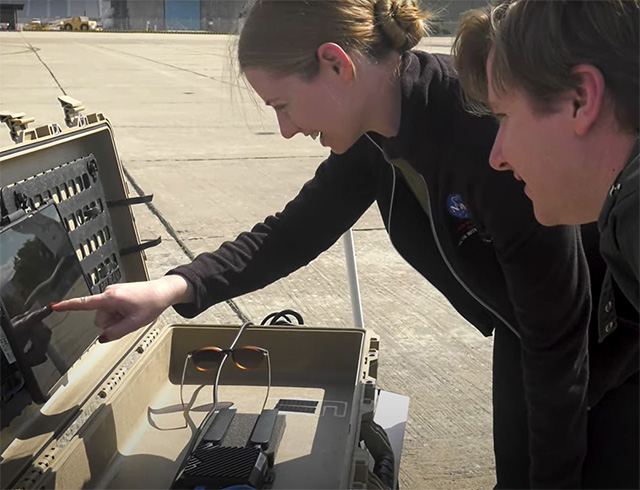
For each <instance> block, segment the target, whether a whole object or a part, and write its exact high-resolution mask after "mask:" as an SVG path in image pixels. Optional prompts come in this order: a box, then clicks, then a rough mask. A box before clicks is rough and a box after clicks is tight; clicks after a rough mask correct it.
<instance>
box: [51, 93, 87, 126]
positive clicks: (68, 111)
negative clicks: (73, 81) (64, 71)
mask: <svg viewBox="0 0 640 490" xmlns="http://www.w3.org/2000/svg"><path fill="white" fill-rule="evenodd" d="M58 100H59V101H60V104H61V105H62V110H63V111H64V122H65V124H66V125H67V126H68V127H70V128H76V127H78V128H81V127H83V126H86V125H87V118H86V117H85V116H83V115H82V114H80V113H81V112H82V111H84V105H83V104H82V102H80V101H79V100H77V99H74V98H73V97H69V96H68V95H61V96H60V97H58Z"/></svg>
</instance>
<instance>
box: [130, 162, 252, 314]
mask: <svg viewBox="0 0 640 490" xmlns="http://www.w3.org/2000/svg"><path fill="white" fill-rule="evenodd" d="M122 170H123V172H124V175H125V176H126V177H127V180H128V181H129V182H131V185H132V186H133V188H134V189H135V191H136V192H137V193H138V195H139V196H144V195H145V193H144V191H143V190H142V188H141V187H140V186H139V185H138V183H137V182H136V181H135V179H134V178H133V177H132V175H131V174H130V173H129V172H128V171H127V169H126V167H125V166H124V165H123V166H122ZM145 204H146V205H147V208H149V211H151V213H152V214H153V215H154V216H155V217H156V218H158V220H159V221H160V223H162V226H164V229H165V230H167V233H169V235H170V236H171V238H173V239H174V240H175V241H176V243H177V244H178V246H179V247H180V249H181V250H182V252H183V253H184V254H185V255H186V256H187V257H188V258H189V260H191V261H193V260H194V259H195V254H194V253H193V252H192V251H191V249H189V247H187V245H186V244H185V243H184V241H183V240H182V239H181V238H180V237H179V236H178V233H177V232H176V230H175V228H174V227H173V226H172V225H171V223H169V221H167V219H166V218H165V217H164V216H163V215H162V213H161V212H160V210H159V209H158V208H156V207H155V206H154V205H153V203H151V202H147V203H145ZM225 303H226V304H227V306H229V308H231V311H233V312H234V313H235V314H236V316H237V317H238V318H239V319H240V320H241V321H242V322H248V321H249V317H248V316H247V315H246V314H245V313H244V312H243V311H242V310H241V309H240V307H239V306H238V305H237V303H236V302H235V301H233V300H232V299H228V300H226V301H225Z"/></svg>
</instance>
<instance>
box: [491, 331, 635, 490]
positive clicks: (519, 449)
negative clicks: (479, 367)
mask: <svg viewBox="0 0 640 490" xmlns="http://www.w3.org/2000/svg"><path fill="white" fill-rule="evenodd" d="M494 335H495V338H494V351H493V435H494V451H495V457H496V476H497V485H496V488H510V489H516V488H529V447H528V445H529V436H528V426H527V409H526V405H525V401H524V387H523V384H522V365H521V357H520V341H519V339H518V338H517V337H516V336H515V335H514V334H513V333H512V332H511V331H510V330H508V329H507V328H506V327H499V328H497V329H496V331H495V334H494ZM639 421H640V384H639V376H638V373H636V374H634V375H633V376H631V377H630V378H628V379H627V380H626V381H625V382H624V383H622V385H620V386H618V387H616V388H614V389H612V390H610V391H608V392H607V393H606V394H605V395H604V397H603V398H602V399H601V400H600V401H599V402H598V403H597V404H596V405H595V406H593V407H592V408H591V410H590V411H589V414H588V435H587V438H588V448H587V458H586V461H585V465H584V469H583V488H607V489H609V488H636V489H637V488H640V423H639Z"/></svg>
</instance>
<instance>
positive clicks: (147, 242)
mask: <svg viewBox="0 0 640 490" xmlns="http://www.w3.org/2000/svg"><path fill="white" fill-rule="evenodd" d="M161 243H162V237H160V236H159V237H158V238H154V239H152V240H145V241H144V242H142V243H138V244H137V245H132V246H131V247H125V248H121V249H120V257H124V256H125V255H129V254H132V253H136V252H141V251H143V250H146V249H148V248H152V247H155V246H156V245H160V244H161Z"/></svg>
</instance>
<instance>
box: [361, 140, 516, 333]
mask: <svg viewBox="0 0 640 490" xmlns="http://www.w3.org/2000/svg"><path fill="white" fill-rule="evenodd" d="M367 138H369V140H370V141H371V142H372V143H373V144H374V145H375V146H376V147H377V148H378V150H380V153H381V154H382V157H383V158H384V160H385V162H387V163H388V164H389V165H391V168H392V169H393V171H394V173H395V167H394V166H393V164H392V163H391V162H390V161H389V159H388V158H387V155H386V153H385V152H384V150H383V149H382V148H381V147H380V145H378V143H376V142H375V141H374V140H373V139H372V138H371V137H370V136H369V135H367ZM418 175H420V179H421V180H422V183H423V184H424V188H425V190H426V191H427V205H428V206H429V210H430V211H431V210H432V209H433V206H431V193H430V192H429V186H428V185H427V182H426V181H425V180H424V176H423V175H422V174H418ZM394 187H395V183H394ZM391 195H392V196H393V192H392V194H391ZM391 206H393V203H391ZM390 209H392V207H390ZM428 214H429V216H428V218H429V224H430V225H431V233H433V238H434V240H435V241H436V245H437V247H438V251H439V252H440V256H441V257H442V259H443V260H444V263H445V264H447V267H448V269H449V271H450V272H451V274H453V277H455V278H456V280H457V281H458V282H459V283H460V285H461V286H462V287H463V288H464V289H465V291H467V292H468V293H469V294H470V295H471V297H472V298H473V299H475V300H476V301H477V302H478V303H480V305H481V306H483V307H484V308H486V309H487V310H489V311H490V312H491V313H493V314H494V315H495V316H496V317H497V318H498V319H499V320H500V321H501V322H502V323H504V324H505V325H506V326H507V328H509V330H511V331H512V332H513V333H514V334H515V335H516V337H518V338H521V337H520V333H519V332H518V331H517V330H516V329H515V328H513V326H512V325H511V324H510V323H509V322H508V321H507V320H506V319H505V318H504V317H503V316H502V315H500V314H499V313H498V312H497V311H495V310H494V309H493V308H491V307H490V306H489V305H487V304H486V303H485V302H484V301H482V299H480V298H479V297H478V296H477V295H476V294H475V293H474V292H473V291H472V290H471V288H470V287H469V286H467V285H466V284H465V282H464V281H463V280H462V279H461V278H460V276H458V274H457V273H456V271H455V269H454V268H453V266H452V265H451V262H449V259H448V258H447V256H446V254H445V253H444V250H443V249H442V245H441V244H440V239H439V238H438V233H437V232H436V227H435V224H434V221H433V213H432V212H429V213H428ZM389 221H391V213H389ZM389 240H391V243H392V244H393V240H392V238H391V227H389ZM394 248H395V246H394Z"/></svg>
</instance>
